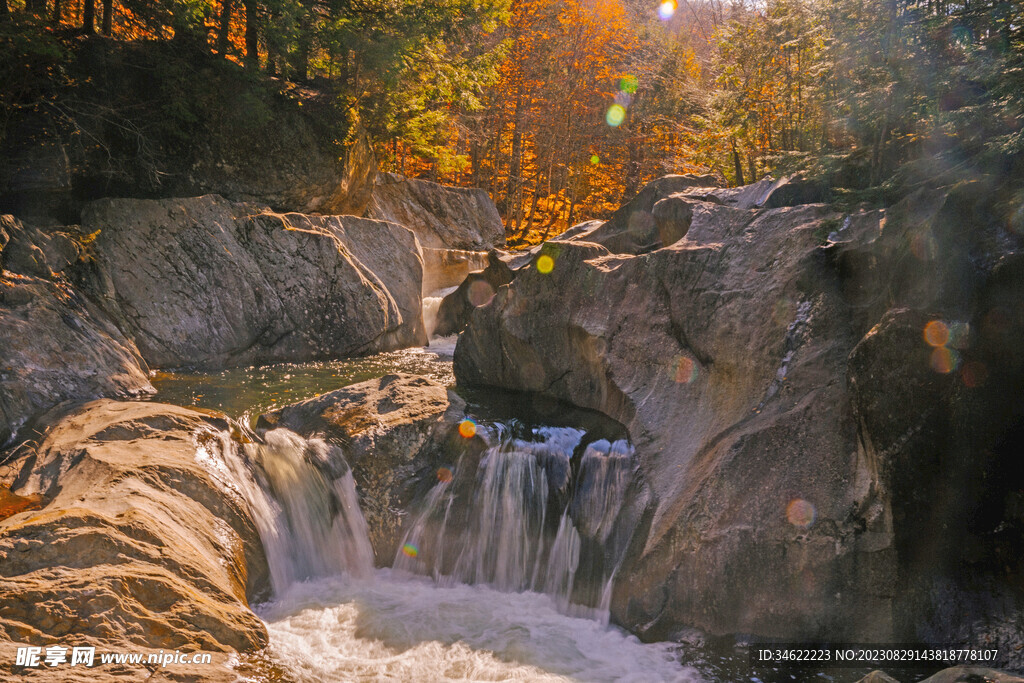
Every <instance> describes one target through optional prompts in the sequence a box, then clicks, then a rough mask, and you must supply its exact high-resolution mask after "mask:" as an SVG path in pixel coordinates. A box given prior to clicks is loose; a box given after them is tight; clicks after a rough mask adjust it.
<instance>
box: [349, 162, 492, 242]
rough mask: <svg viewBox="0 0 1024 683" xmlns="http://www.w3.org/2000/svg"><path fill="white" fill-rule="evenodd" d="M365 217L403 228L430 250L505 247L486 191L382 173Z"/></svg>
mask: <svg viewBox="0 0 1024 683" xmlns="http://www.w3.org/2000/svg"><path fill="white" fill-rule="evenodd" d="M366 215H367V217H368V218H375V219H379V220H385V221H391V222H393V223H398V224H399V225H404V226H405V227H407V228H409V229H410V230H412V231H413V232H414V233H416V237H417V238H418V239H419V241H420V244H421V245H423V246H424V247H427V248H431V249H462V250H469V251H479V250H486V249H489V248H491V247H498V246H502V245H504V244H505V229H504V227H503V225H502V222H501V216H500V215H498V209H497V207H495V205H494V202H493V201H491V198H490V196H489V195H488V194H487V192H486V190H482V189H479V188H468V187H448V186H446V185H438V184H437V183H432V182H430V181H427V180H416V179H414V178H404V177H402V176H400V175H397V174H395V173H382V174H380V175H379V176H378V177H377V183H376V185H375V186H374V188H373V201H372V202H371V204H370V208H369V210H368V211H367V214H366Z"/></svg>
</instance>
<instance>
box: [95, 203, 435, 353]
mask: <svg viewBox="0 0 1024 683" xmlns="http://www.w3.org/2000/svg"><path fill="white" fill-rule="evenodd" d="M83 229H84V230H85V231H87V232H89V233H94V232H95V233H96V235H97V236H96V238H95V241H94V242H93V243H92V244H91V258H92V264H93V268H92V273H91V274H90V276H89V277H87V278H85V284H84V286H85V289H86V291H87V292H88V293H89V294H90V295H91V296H93V297H94V298H95V299H96V300H98V301H100V302H101V303H102V305H103V307H104V308H105V309H106V310H107V311H108V312H109V314H110V315H111V317H112V318H113V319H114V320H116V321H117V323H118V325H119V326H120V327H121V329H122V330H124V331H125V332H126V333H127V334H128V335H129V336H130V337H131V338H133V339H134V340H135V342H136V344H137V345H138V347H139V350H140V351H141V352H142V355H143V357H144V358H146V360H147V361H148V362H149V363H150V365H152V366H154V367H175V366H185V365H188V366H198V367H206V368H213V367H225V366H233V365H242V364H247V363H269V362H276V361H303V360H313V359H318V358H337V357H344V356H351V355H358V354H365V353H370V352H374V351H383V350H389V349H394V348H402V347H406V346H413V345H419V344H423V343H424V342H425V341H426V335H425V333H424V331H423V323H422V313H421V299H420V289H421V281H422V272H423V271H422V261H421V259H420V256H419V249H418V247H417V243H416V239H415V237H414V235H413V234H412V233H411V232H410V231H408V230H406V229H405V228H402V227H400V226H398V225H395V224H393V223H386V222H383V221H371V220H366V219H360V218H354V217H351V216H306V215H302V214H277V213H273V212H271V211H269V210H267V209H265V208H262V207H258V206H253V205H249V204H239V203H233V202H229V201H227V200H224V199H222V198H220V197H217V196H205V197H196V198H189V199H167V200H129V199H119V200H114V199H109V200H101V201H99V202H95V203H93V204H91V205H89V206H88V207H87V208H86V210H85V212H84V214H83Z"/></svg>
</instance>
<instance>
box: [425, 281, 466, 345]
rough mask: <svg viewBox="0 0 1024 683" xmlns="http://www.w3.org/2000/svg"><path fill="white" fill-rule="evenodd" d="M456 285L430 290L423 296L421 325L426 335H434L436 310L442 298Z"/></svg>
mask: <svg viewBox="0 0 1024 683" xmlns="http://www.w3.org/2000/svg"><path fill="white" fill-rule="evenodd" d="M456 289H458V287H448V288H447V289H440V290H438V291H436V292H431V293H430V294H428V295H425V296H424V297H423V327H424V329H425V330H426V331H427V337H428V338H431V337H433V336H434V328H435V327H436V326H437V312H438V311H439V310H440V308H441V302H442V301H444V298H445V297H446V296H448V295H449V294H451V293H452V292H454V291H455V290H456Z"/></svg>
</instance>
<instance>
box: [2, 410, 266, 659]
mask: <svg viewBox="0 0 1024 683" xmlns="http://www.w3.org/2000/svg"><path fill="white" fill-rule="evenodd" d="M225 425H226V423H224V422H223V421H219V420H212V419H211V418H210V417H209V416H206V415H203V414H200V413H197V412H195V411H192V410H187V409H184V408H178V407H175V406H168V405H161V404H157V403H139V402H136V403H123V402H116V401H111V400H106V399H104V400H100V401H94V402H92V403H88V404H86V405H84V406H83V407H81V408H79V409H77V410H75V411H73V412H71V413H70V414H67V415H65V416H64V417H63V418H61V419H60V420H59V421H58V422H56V423H55V424H54V425H52V426H51V428H50V429H49V431H48V432H47V434H46V437H45V439H44V440H43V441H42V443H41V444H40V445H39V447H38V449H36V450H35V452H33V453H29V454H27V455H25V456H23V457H22V458H20V459H18V460H16V461H14V462H13V463H10V464H9V466H8V467H6V468H5V474H4V478H3V480H0V484H2V485H3V486H9V487H10V488H11V490H12V491H14V493H16V494H18V495H20V496H24V497H33V498H35V499H39V502H38V503H37V504H36V505H35V506H34V507H36V508H37V509H34V510H33V509H30V510H27V511H24V512H20V513H18V514H15V515H13V516H10V517H8V518H6V519H4V520H2V521H0V558H2V560H0V591H2V592H3V595H4V600H3V602H2V604H0V643H3V641H14V642H20V643H30V644H32V645H36V646H44V647H45V646H47V645H53V644H62V645H66V646H67V645H70V644H72V643H73V644H74V645H75V646H85V645H92V646H99V647H101V648H103V649H122V650H123V649H132V650H135V649H138V648H152V649H157V648H160V649H163V650H166V651H170V652H173V651H174V650H176V649H181V650H183V651H191V650H207V651H214V652H225V651H232V650H236V651H246V650H254V649H258V648H261V647H264V646H265V645H266V643H267V634H266V629H265V627H264V626H263V623H262V622H261V621H260V620H259V619H258V618H257V617H256V616H255V615H254V614H253V613H252V612H251V611H250V610H249V607H248V603H249V601H250V600H252V601H257V600H260V599H263V598H265V597H267V596H266V590H267V588H268V586H269V579H268V569H267V565H266V559H265V557H264V555H263V549H262V546H261V544H260V540H259V536H258V534H257V532H256V527H255V524H254V522H253V519H252V517H251V514H250V512H249V509H248V507H247V505H246V504H245V502H244V500H243V499H242V497H241V494H239V493H238V491H237V489H236V488H235V487H233V486H232V484H231V482H230V481H228V479H227V476H226V475H227V472H228V469H227V468H226V467H225V466H224V465H223V462H222V461H219V460H218V459H219V458H220V457H221V453H220V451H219V450H218V449H219V448H223V447H224V444H225V443H227V444H228V445H229V446H230V445H232V444H231V442H230V441H225V440H224V439H218V438H217V435H218V433H219V432H220V430H222V429H223V427H224V426H225ZM12 663H13V659H8V660H5V661H4V663H3V665H2V666H3V667H8V668H9V667H10V666H11V665H12ZM3 670H4V669H3V668H0V672H2V671H3ZM0 677H2V673H0Z"/></svg>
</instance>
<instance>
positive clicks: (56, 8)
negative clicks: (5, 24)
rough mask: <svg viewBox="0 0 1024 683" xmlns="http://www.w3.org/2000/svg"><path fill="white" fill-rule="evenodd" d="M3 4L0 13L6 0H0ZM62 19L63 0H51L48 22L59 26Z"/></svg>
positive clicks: (5, 4)
mask: <svg viewBox="0 0 1024 683" xmlns="http://www.w3.org/2000/svg"><path fill="white" fill-rule="evenodd" d="M0 2H2V3H3V6H2V7H0V14H3V7H6V6H7V0H0ZM62 21H64V2H63V0H53V14H51V15H50V22H51V23H52V24H53V25H54V26H60V22H62Z"/></svg>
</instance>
